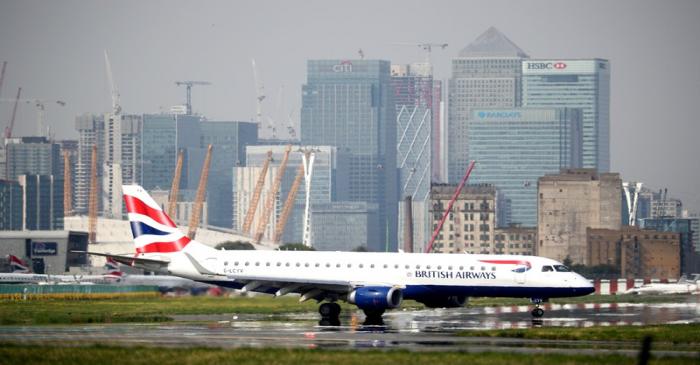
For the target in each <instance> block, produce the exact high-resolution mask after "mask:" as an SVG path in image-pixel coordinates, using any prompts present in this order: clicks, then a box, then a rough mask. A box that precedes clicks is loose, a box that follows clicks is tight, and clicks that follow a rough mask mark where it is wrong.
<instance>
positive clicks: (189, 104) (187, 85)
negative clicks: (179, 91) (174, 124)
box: [175, 80, 211, 115]
mask: <svg viewBox="0 0 700 365" xmlns="http://www.w3.org/2000/svg"><path fill="white" fill-rule="evenodd" d="M175 85H177V86H182V85H185V89H186V90H187V105H186V106H187V115H192V86H194V85H211V82H209V81H190V80H188V81H175Z"/></svg>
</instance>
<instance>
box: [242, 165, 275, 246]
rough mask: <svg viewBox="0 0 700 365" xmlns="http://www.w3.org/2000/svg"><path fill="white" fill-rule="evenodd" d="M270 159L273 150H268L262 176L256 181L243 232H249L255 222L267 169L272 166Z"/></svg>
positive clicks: (261, 171) (261, 172)
mask: <svg viewBox="0 0 700 365" xmlns="http://www.w3.org/2000/svg"><path fill="white" fill-rule="evenodd" d="M270 161H272V151H267V159H266V160H265V163H264V164H263V167H262V170H260V176H258V181H257V182H256V183H255V190H254V191H253V198H252V199H251V200H250V206H249V207H248V213H246V215H245V220H244V221H243V234H247V233H249V232H250V226H251V225H252V224H253V218H254V217H255V211H256V210H257V209H258V202H259V201H260V193H261V192H262V188H263V185H264V184H265V176H266V175H267V169H268V168H269V167H270Z"/></svg>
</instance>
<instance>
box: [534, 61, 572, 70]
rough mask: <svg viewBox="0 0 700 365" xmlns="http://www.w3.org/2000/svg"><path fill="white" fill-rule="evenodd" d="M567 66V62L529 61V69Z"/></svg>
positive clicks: (560, 68)
mask: <svg viewBox="0 0 700 365" xmlns="http://www.w3.org/2000/svg"><path fill="white" fill-rule="evenodd" d="M565 68H566V63H564V62H528V63H527V69H528V70H551V69H555V70H563V69H565Z"/></svg>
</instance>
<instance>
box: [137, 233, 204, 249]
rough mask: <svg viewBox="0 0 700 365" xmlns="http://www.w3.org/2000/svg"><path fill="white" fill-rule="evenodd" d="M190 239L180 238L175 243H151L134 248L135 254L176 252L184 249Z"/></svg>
mask: <svg viewBox="0 0 700 365" xmlns="http://www.w3.org/2000/svg"><path fill="white" fill-rule="evenodd" d="M190 241H191V240H190V239H189V238H187V237H184V236H183V237H182V238H180V239H179V240H177V241H171V242H153V243H149V244H147V245H144V246H141V247H136V252H137V253H149V252H177V251H180V250H182V249H183V248H185V246H187V244H188V243H190Z"/></svg>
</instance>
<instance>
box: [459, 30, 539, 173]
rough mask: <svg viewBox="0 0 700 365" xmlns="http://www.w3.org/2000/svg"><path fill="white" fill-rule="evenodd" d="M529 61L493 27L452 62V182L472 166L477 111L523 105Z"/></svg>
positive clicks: (525, 55) (523, 53)
mask: <svg viewBox="0 0 700 365" xmlns="http://www.w3.org/2000/svg"><path fill="white" fill-rule="evenodd" d="M526 58H529V57H528V55H527V54H525V52H523V50H521V49H520V48H518V46H516V45H515V44H514V43H513V42H511V41H510V40H509V39H508V38H507V37H506V36H505V35H503V34H502V33H501V32H499V31H498V30H497V29H496V28H494V27H491V28H489V29H488V30H487V31H486V32H484V33H483V34H482V35H480V36H479V37H478V38H477V39H476V40H475V41H474V42H472V43H471V44H469V45H468V46H466V47H465V48H463V49H462V50H461V51H460V53H459V56H458V57H457V58H454V59H453V60H452V77H451V78H450V81H449V98H448V100H449V103H448V109H449V115H448V126H447V133H448V137H447V143H448V161H449V162H448V180H449V182H450V183H458V182H459V181H460V180H461V179H462V176H464V173H465V171H466V169H467V166H468V165H469V160H470V159H471V158H470V156H469V147H468V145H467V144H468V137H469V131H468V121H469V118H470V117H471V116H472V109H474V108H504V109H505V108H515V107H518V106H520V80H521V69H522V60H523V59H526Z"/></svg>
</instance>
